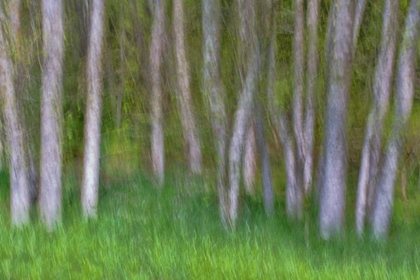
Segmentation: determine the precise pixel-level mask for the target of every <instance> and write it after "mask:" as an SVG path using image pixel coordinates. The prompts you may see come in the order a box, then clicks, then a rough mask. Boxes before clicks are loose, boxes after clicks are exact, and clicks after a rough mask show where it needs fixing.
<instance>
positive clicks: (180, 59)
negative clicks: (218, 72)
mask: <svg viewBox="0 0 420 280" xmlns="http://www.w3.org/2000/svg"><path fill="white" fill-rule="evenodd" d="M183 1H184V0H174V5H173V17H174V33H175V53H176V62H177V71H176V72H177V79H178V93H177V101H178V108H179V110H180V111H181V121H182V126H183V131H184V141H185V143H186V145H187V147H188V162H189V167H190V170H191V171H192V172H193V173H196V174H201V172H202V156H201V145H200V138H199V135H198V131H197V128H196V125H195V119H194V114H193V109H192V101H191V90H190V75H189V70H188V62H187V58H186V55H185V45H184V41H185V35H184V7H183Z"/></svg>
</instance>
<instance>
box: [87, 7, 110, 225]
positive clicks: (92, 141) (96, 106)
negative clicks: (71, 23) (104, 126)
mask: <svg viewBox="0 0 420 280" xmlns="http://www.w3.org/2000/svg"><path fill="white" fill-rule="evenodd" d="M104 10H105V8H104V2H103V0H96V1H93V2H92V9H91V18H90V34H89V44H88V50H87V52H88V53H87V65H86V73H87V86H88V88H87V106H86V117H85V151H84V159H83V182H82V208H83V215H84V216H85V218H89V217H96V213H97V204H98V185H99V157H100V140H101V107H102V47H103V38H104V13H105V11H104Z"/></svg>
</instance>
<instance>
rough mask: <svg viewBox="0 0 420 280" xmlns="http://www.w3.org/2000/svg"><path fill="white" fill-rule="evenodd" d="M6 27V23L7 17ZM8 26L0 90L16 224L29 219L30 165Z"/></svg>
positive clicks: (1, 39)
mask: <svg viewBox="0 0 420 280" xmlns="http://www.w3.org/2000/svg"><path fill="white" fill-rule="evenodd" d="M1 23H2V26H6V23H5V22H4V17H2V20H1ZM3 32H4V29H3V28H0V93H1V95H0V96H1V99H2V100H1V101H2V105H3V106H2V112H3V118H4V126H5V132H6V137H7V142H8V144H9V148H10V158H9V173H10V206H11V215H12V224H13V225H14V226H21V225H24V224H26V223H28V222H29V206H30V195H29V180H28V179H29V178H28V173H27V168H26V157H25V148H24V131H23V126H22V124H21V123H20V120H21V119H20V118H19V116H18V114H19V110H18V105H17V97H16V92H15V89H14V84H13V64H12V59H11V56H10V53H9V48H8V43H7V39H6V38H5V36H4V33H3Z"/></svg>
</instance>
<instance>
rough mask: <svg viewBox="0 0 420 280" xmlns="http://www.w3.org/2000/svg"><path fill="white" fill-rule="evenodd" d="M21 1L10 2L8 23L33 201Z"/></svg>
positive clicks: (34, 174)
mask: <svg viewBox="0 0 420 280" xmlns="http://www.w3.org/2000/svg"><path fill="white" fill-rule="evenodd" d="M21 4H22V1H21V0H12V1H10V21H11V27H12V28H11V30H12V32H11V34H12V45H13V49H14V52H15V53H16V59H15V60H16V65H15V67H14V71H15V75H14V89H15V91H16V92H17V96H18V98H17V107H18V110H19V118H20V119H21V120H20V123H21V124H22V126H23V127H22V131H23V133H24V137H25V142H26V143H27V144H26V145H25V157H26V165H27V169H28V176H29V178H28V179H29V194H30V197H31V201H35V198H36V196H37V192H38V169H37V166H36V164H35V154H34V153H35V152H34V150H35V148H34V144H33V141H30V139H31V136H32V137H33V136H34V135H30V131H29V130H28V127H29V126H30V125H29V124H28V123H27V119H26V117H25V113H24V112H23V109H24V99H25V96H24V85H25V82H27V79H26V78H25V73H24V72H25V68H24V64H23V63H22V57H23V56H24V51H25V49H24V48H23V46H22V41H21V38H20V36H21V35H20V33H21V16H20V10H21Z"/></svg>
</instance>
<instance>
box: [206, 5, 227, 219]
mask: <svg viewBox="0 0 420 280" xmlns="http://www.w3.org/2000/svg"><path fill="white" fill-rule="evenodd" d="M202 86H203V93H204V96H205V97H206V100H207V102H208V103H209V105H210V110H211V120H212V128H213V134H214V136H215V142H216V152H217V154H216V163H217V193H218V198H219V212H220V217H221V219H222V222H223V223H224V224H225V225H227V213H228V204H227V193H226V192H227V190H226V165H227V164H226V163H227V156H226V154H227V142H228V136H227V117H226V110H225V102H224V91H223V85H222V81H221V78H220V3H219V1H218V0H203V85H202Z"/></svg>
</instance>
